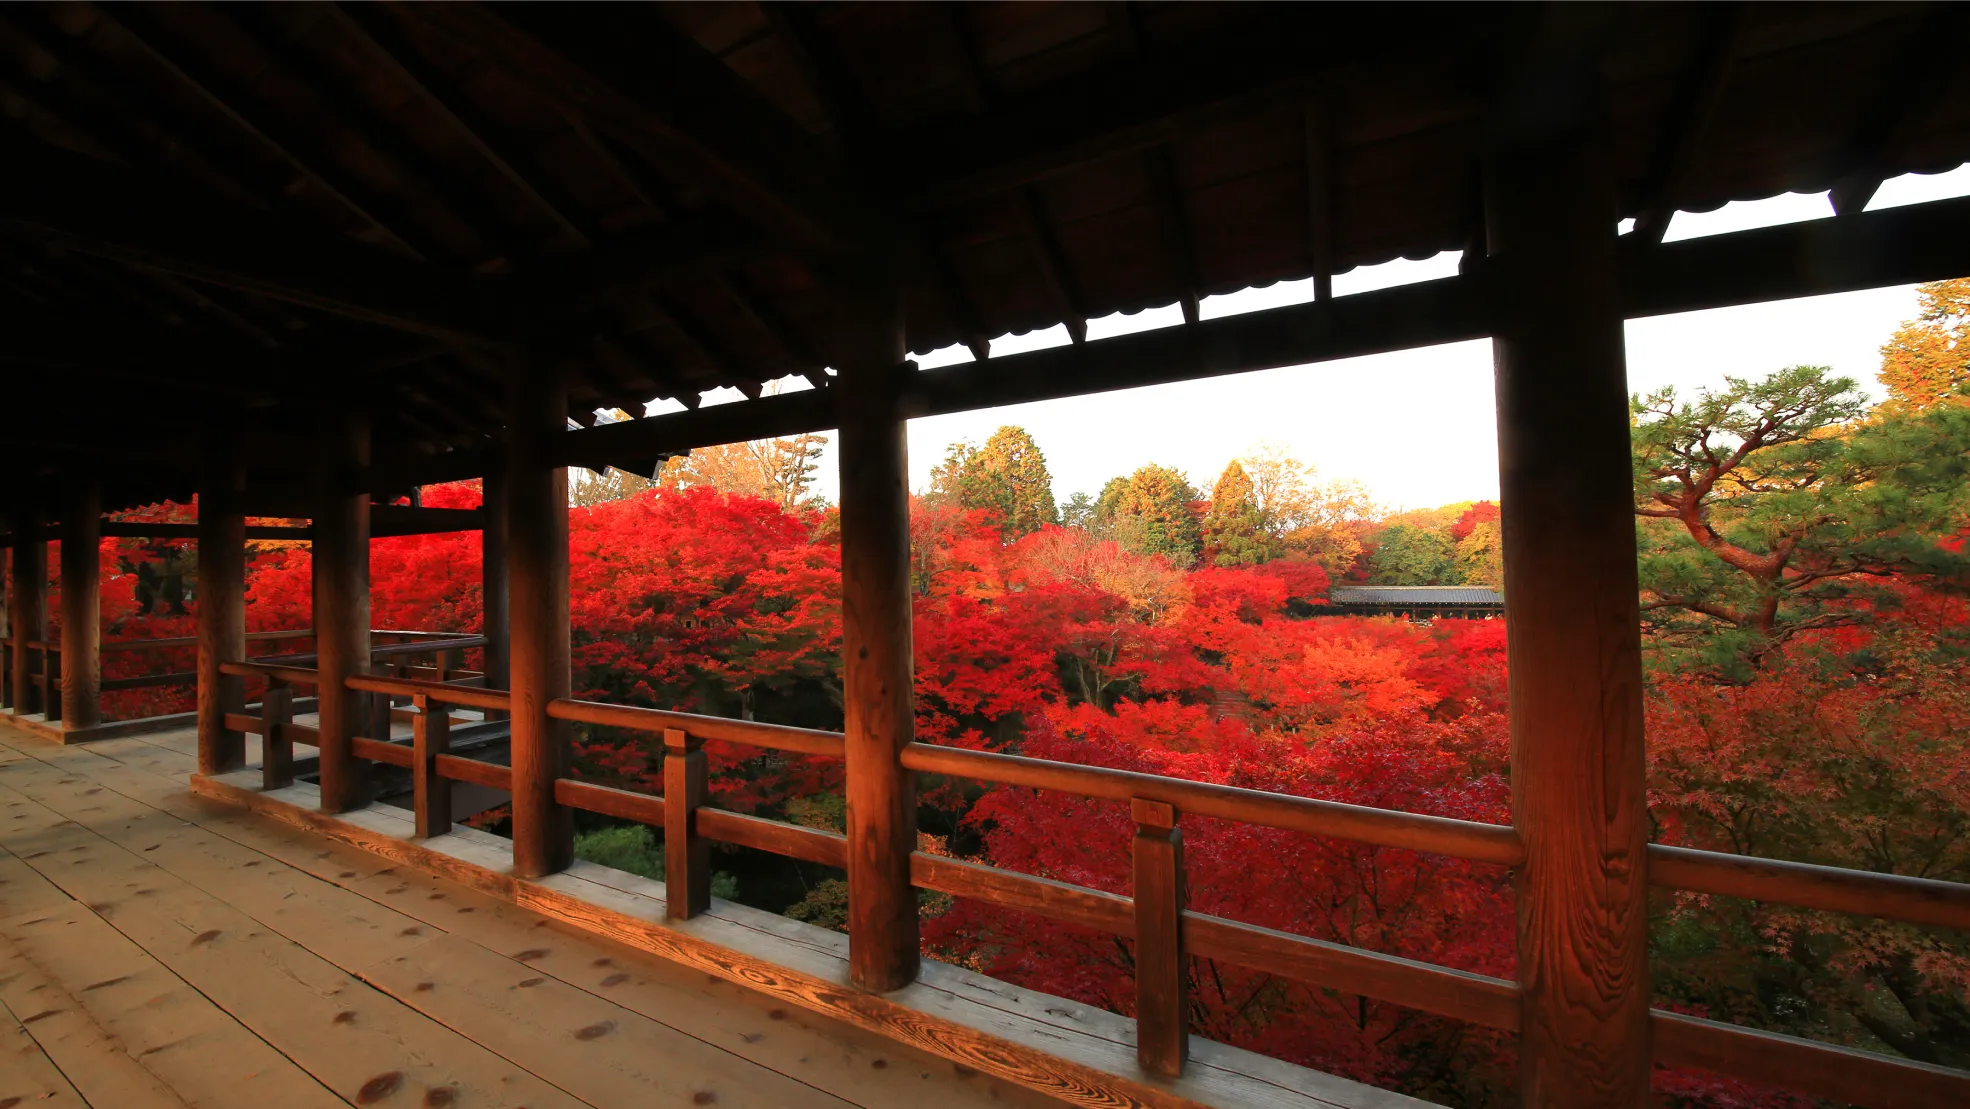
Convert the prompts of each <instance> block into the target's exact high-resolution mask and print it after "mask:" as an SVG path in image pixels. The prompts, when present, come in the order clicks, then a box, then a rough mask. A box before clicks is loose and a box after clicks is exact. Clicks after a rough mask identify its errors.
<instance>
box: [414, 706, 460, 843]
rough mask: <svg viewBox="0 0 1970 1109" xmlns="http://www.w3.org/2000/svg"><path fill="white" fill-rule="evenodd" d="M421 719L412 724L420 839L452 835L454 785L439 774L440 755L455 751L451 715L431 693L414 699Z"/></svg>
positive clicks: (415, 798)
mask: <svg viewBox="0 0 1970 1109" xmlns="http://www.w3.org/2000/svg"><path fill="white" fill-rule="evenodd" d="M410 700H411V704H412V705H414V706H416V708H417V719H416V720H414V721H412V723H411V736H412V739H411V744H412V747H413V748H414V750H415V755H414V758H413V761H412V762H411V788H412V798H413V801H412V804H413V805H414V807H415V810H416V812H417V838H419V839H430V838H431V837H432V836H442V835H447V834H449V833H450V832H451V783H450V782H448V781H446V780H445V779H444V778H442V777H440V776H439V775H438V756H439V755H442V754H445V753H446V752H448V751H450V750H451V714H450V712H449V710H447V709H446V708H445V706H444V705H442V704H439V703H437V702H435V701H433V700H431V697H430V695H429V694H426V693H418V694H415V695H413V696H412V697H411V699H410Z"/></svg>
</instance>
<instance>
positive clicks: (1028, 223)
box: [1017, 185, 1088, 343]
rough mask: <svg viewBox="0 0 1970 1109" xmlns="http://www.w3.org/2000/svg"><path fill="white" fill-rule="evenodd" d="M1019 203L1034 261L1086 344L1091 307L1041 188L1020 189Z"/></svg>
mask: <svg viewBox="0 0 1970 1109" xmlns="http://www.w3.org/2000/svg"><path fill="white" fill-rule="evenodd" d="M1017 203H1018V207H1019V219H1020V224H1021V228H1022V230H1023V231H1024V232H1025V237H1026V245H1027V247H1028V249H1030V250H1031V251H1032V252H1033V264H1034V265H1035V266H1036V267H1038V269H1039V271H1040V278H1041V280H1043V281H1044V282H1045V283H1046V286H1047V292H1048V293H1049V294H1051V295H1052V297H1053V303H1054V307H1055V308H1056V309H1058V310H1059V312H1060V315H1061V319H1062V320H1063V321H1064V322H1065V323H1066V325H1067V334H1068V336H1069V337H1070V338H1072V339H1073V340H1074V341H1075V342H1077V343H1085V342H1087V341H1088V313H1087V309H1086V308H1084V307H1083V301H1082V300H1081V294H1080V289H1079V286H1078V285H1076V283H1075V281H1074V271H1073V270H1072V269H1071V268H1070V267H1069V266H1068V263H1067V255H1066V253H1065V252H1063V251H1062V250H1061V249H1060V239H1059V238H1058V237H1057V236H1056V235H1054V233H1053V224H1052V222H1051V221H1050V220H1048V219H1047V213H1046V209H1045V205H1044V203H1043V202H1042V200H1041V199H1040V194H1039V190H1037V189H1035V188H1034V187H1033V186H1031V185H1028V186H1026V187H1025V188H1022V189H1020V190H1019V199H1018V202H1017Z"/></svg>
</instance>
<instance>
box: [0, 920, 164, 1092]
mask: <svg viewBox="0 0 1970 1109" xmlns="http://www.w3.org/2000/svg"><path fill="white" fill-rule="evenodd" d="M0 1005H5V1006H6V1007H7V1008H8V1009H9V1010H11V1011H13V1012H14V1013H15V1014H17V1015H18V1014H21V1013H29V1014H34V1015H35V1016H36V1019H35V1021H34V1022H33V1027H32V1028H31V1029H29V1030H28V1034H29V1035H31V1036H32V1037H33V1038H34V1041H35V1043H36V1044H37V1045H38V1046H39V1048H40V1050H41V1051H42V1052H43V1053H45V1054H46V1055H47V1057H48V1059H49V1061H50V1062H52V1063H54V1065H55V1066H57V1067H59V1068H61V1072H62V1074H63V1075H64V1076H65V1077H66V1078H67V1079H68V1080H69V1081H70V1082H72V1083H73V1084H74V1086H75V1089H76V1092H77V1093H78V1094H80V1095H81V1097H82V1100H83V1101H85V1102H87V1103H88V1104H90V1105H93V1106H99V1107H101V1109H112V1107H114V1109H188V1107H187V1105H186V1103H185V1101H184V1099H183V1098H180V1097H179V1096H178V1095H177V1094H175V1093H173V1092H172V1091H171V1088H170V1087H169V1086H166V1085H165V1084H164V1082H163V1081H162V1080H161V1079H159V1078H158V1077H157V1075H155V1074H152V1073H151V1072H150V1071H148V1070H145V1069H144V1067H143V1065H142V1064H140V1063H139V1062H137V1060H135V1059H133V1058H131V1057H130V1053H129V1052H128V1051H127V1050H125V1049H124V1046H123V1043H122V1041H121V1040H119V1039H117V1037H116V1036H114V1035H113V1034H111V1033H110V1031H109V1030H108V1029H107V1028H104V1027H103V1026H102V1025H101V1024H98V1023H96V1021H95V1020H94V1019H93V1018H91V1017H90V1015H89V1013H88V1010H86V1009H85V1008H83V1006H82V1005H80V1004H79V1003H77V1002H76V1000H75V998H74V997H73V996H71V995H69V994H68V993H67V992H66V991H64V990H63V989H62V988H61V987H60V986H59V985H58V984H57V983H56V982H54V981H53V980H52V979H50V978H49V977H48V976H47V975H46V974H45V973H44V972H43V971H42V970H41V968H39V967H37V966H35V965H34V964H33V963H31V962H29V961H28V960H27V958H26V957H25V956H23V955H22V954H21V953H20V951H19V950H18V949H17V948H15V946H14V944H13V942H12V941H11V940H8V939H6V938H5V937H0ZM0 1097H4V1091H0Z"/></svg>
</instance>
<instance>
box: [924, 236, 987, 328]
mask: <svg viewBox="0 0 1970 1109" xmlns="http://www.w3.org/2000/svg"><path fill="white" fill-rule="evenodd" d="M926 222H927V223H929V224H930V226H929V227H928V228H927V229H926V231H925V233H924V234H923V235H922V236H921V237H920V238H919V239H918V240H917V242H918V243H919V245H920V247H921V249H922V252H923V254H924V256H925V261H926V263H927V265H926V266H925V267H924V268H925V269H926V270H927V271H928V275H929V277H930V280H931V282H932V285H933V287H934V288H935V289H936V291H937V296H938V299H940V300H942V301H943V302H944V307H945V309H946V310H947V311H949V312H950V313H951V320H952V322H953V323H956V324H957V325H958V334H959V335H960V336H962V337H963V338H962V341H963V342H964V345H965V347H966V348H967V349H968V350H970V351H971V356H972V357H973V358H976V359H978V360H979V361H980V362H983V361H985V360H986V359H987V358H990V357H991V356H992V336H991V334H990V333H989V332H987V331H986V330H985V324H984V321H983V320H982V319H980V318H979V315H978V306H977V304H976V303H974V302H973V301H972V299H971V294H970V293H967V292H965V288H964V279H963V278H962V277H960V276H959V274H958V269H957V267H956V266H955V265H953V264H952V262H951V256H950V254H949V253H947V252H946V251H945V250H944V248H943V246H942V245H941V244H939V243H938V242H937V239H936V226H935V221H934V220H933V221H926Z"/></svg>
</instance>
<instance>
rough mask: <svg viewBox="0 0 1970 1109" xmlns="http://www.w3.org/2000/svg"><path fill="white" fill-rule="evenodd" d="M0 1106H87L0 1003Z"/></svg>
mask: <svg viewBox="0 0 1970 1109" xmlns="http://www.w3.org/2000/svg"><path fill="white" fill-rule="evenodd" d="M0 1105H5V1106H7V1107H8V1109H12V1107H14V1106H17V1105H18V1106H32V1107H33V1109H88V1102H85V1101H83V1100H82V1095H81V1094H80V1093H78V1092H77V1091H76V1089H75V1087H74V1086H73V1085H71V1084H70V1083H69V1081H68V1077H67V1076H66V1075H64V1074H63V1073H62V1071H61V1068H60V1067H58V1066H56V1065H55V1063H54V1061H53V1060H51V1059H50V1058H48V1056H47V1054H46V1053H45V1052H43V1051H42V1050H41V1045H40V1044H39V1043H36V1042H35V1039H34V1037H33V1036H31V1035H29V1034H28V1031H27V1029H26V1028H25V1027H23V1026H22V1025H21V1022H20V1018H19V1016H17V1015H16V1014H15V1013H14V1012H13V1010H12V1008H11V1007H10V1006H8V1005H6V1004H5V1003H4V1002H0Z"/></svg>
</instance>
